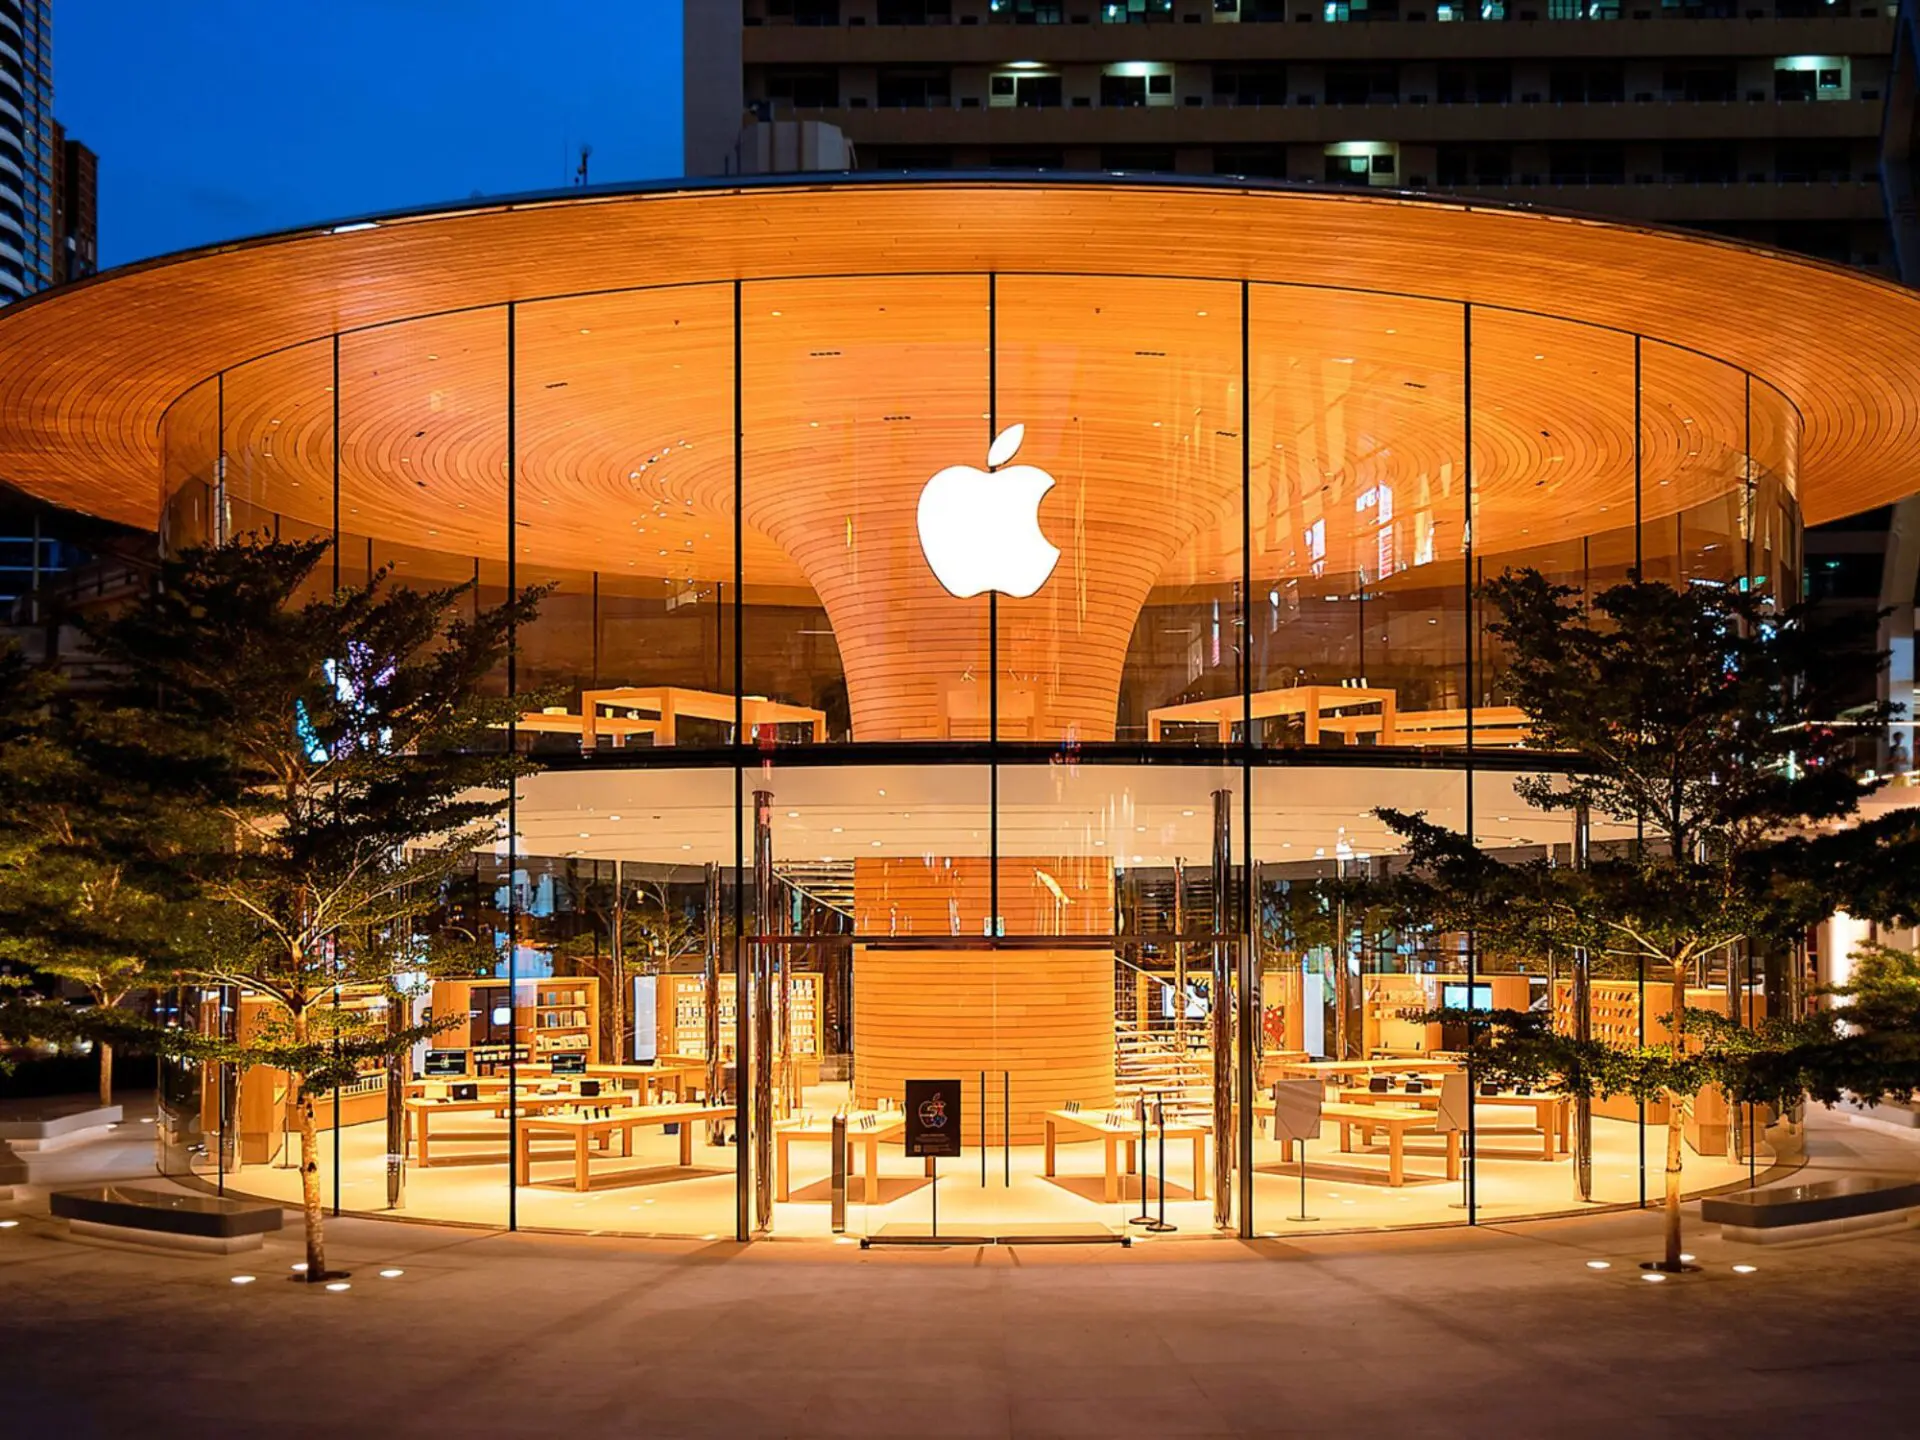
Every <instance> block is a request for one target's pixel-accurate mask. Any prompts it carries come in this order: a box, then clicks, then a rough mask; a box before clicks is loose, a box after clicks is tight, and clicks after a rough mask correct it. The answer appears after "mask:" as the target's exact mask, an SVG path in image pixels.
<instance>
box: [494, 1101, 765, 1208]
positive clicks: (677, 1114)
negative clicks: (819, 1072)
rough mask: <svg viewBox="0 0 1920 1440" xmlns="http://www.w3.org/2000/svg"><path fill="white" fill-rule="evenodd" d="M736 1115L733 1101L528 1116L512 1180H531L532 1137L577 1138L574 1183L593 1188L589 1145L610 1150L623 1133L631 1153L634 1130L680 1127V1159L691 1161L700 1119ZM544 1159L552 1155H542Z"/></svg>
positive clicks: (625, 1151)
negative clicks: (727, 1103) (589, 1164)
mask: <svg viewBox="0 0 1920 1440" xmlns="http://www.w3.org/2000/svg"><path fill="white" fill-rule="evenodd" d="M731 1114H733V1107H732V1106H731V1105H636V1106H632V1107H628V1108H625V1109H622V1110H621V1111H619V1112H618V1113H612V1111H611V1110H610V1111H609V1113H607V1114H604V1115H586V1114H579V1113H575V1114H571V1115H566V1114H561V1115H536V1116H529V1117H528V1118H526V1119H524V1120H522V1121H521V1122H520V1144H519V1146H518V1148H517V1150H516V1151H515V1153H514V1157H513V1158H514V1165H513V1183H514V1184H516V1185H531V1184H532V1183H533V1158H534V1157H533V1142H534V1140H535V1139H546V1138H551V1137H553V1136H561V1137H565V1138H567V1139H570V1140H572V1141H573V1188H574V1189H575V1190H579V1191H585V1190H588V1189H590V1188H591V1186H590V1183H589V1179H588V1175H587V1158H588V1155H589V1152H590V1148H591V1147H593V1146H598V1147H599V1148H600V1149H603V1150H604V1149H606V1148H607V1145H608V1142H609V1141H611V1140H612V1138H613V1137H614V1136H615V1135H618V1136H619V1137H620V1153H621V1154H622V1155H623V1156H626V1157H628V1158H629V1159H630V1158H632V1155H633V1132H634V1131H635V1130H639V1129H643V1128H645V1127H647V1126H649V1125H661V1126H666V1125H678V1126H679V1127H680V1163H681V1164H682V1165H691V1164H693V1127H694V1122H695V1121H697V1120H713V1119H718V1118H719V1117H721V1116H724V1115H731ZM541 1158H543V1159H545V1158H548V1157H545V1156H543V1157H541Z"/></svg>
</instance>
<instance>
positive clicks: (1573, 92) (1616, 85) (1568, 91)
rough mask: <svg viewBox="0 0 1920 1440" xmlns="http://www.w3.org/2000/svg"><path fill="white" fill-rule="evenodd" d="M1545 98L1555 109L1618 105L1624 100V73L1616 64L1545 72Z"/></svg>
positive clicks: (1573, 66) (1569, 66)
mask: <svg viewBox="0 0 1920 1440" xmlns="http://www.w3.org/2000/svg"><path fill="white" fill-rule="evenodd" d="M1547 95H1548V98H1549V99H1551V100H1552V101H1553V103H1554V104H1556V105H1576V104H1580V103H1582V102H1586V103H1595V102H1597V103H1601V104H1617V103H1618V102H1620V101H1622V100H1624V99H1626V98H1627V71H1626V67H1625V66H1624V65H1622V64H1621V63H1620V62H1619V61H1617V60H1615V61H1606V60H1601V61H1595V62H1592V63H1587V64H1582V63H1578V62H1574V63H1570V64H1563V65H1555V66H1553V67H1552V68H1551V69H1550V70H1549V71H1548V72H1547Z"/></svg>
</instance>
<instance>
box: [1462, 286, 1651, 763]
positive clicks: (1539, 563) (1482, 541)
mask: <svg viewBox="0 0 1920 1440" xmlns="http://www.w3.org/2000/svg"><path fill="white" fill-rule="evenodd" d="M1633 355H1634V351H1633V337H1632V336H1630V335H1622V334H1619V333H1617V332H1615V331H1611V330H1598V329H1595V328H1593V327H1592V326H1587V325H1575V324H1571V323H1569V322H1567V321H1563V320H1552V319H1547V318H1544V317H1542V316H1537V315H1518V314H1513V313H1510V312H1507V311H1501V310H1484V309H1482V310H1475V311H1474V315H1473V426H1474V430H1473V438H1474V472H1473V474H1474V580H1475V584H1476V586H1478V585H1481V584H1484V583H1485V582H1487V581H1489V580H1493V579H1496V578H1498V577H1499V576H1500V575H1502V574H1504V573H1506V572H1508V571H1517V570H1521V569H1525V568H1528V567H1531V568H1534V569H1537V570H1539V571H1540V572H1541V573H1542V574H1543V575H1545V576H1546V577H1547V579H1548V580H1550V581H1552V582H1553V583H1554V584H1557V585H1566V586H1570V587H1572V588H1574V589H1576V590H1578V591H1579V592H1580V594H1581V595H1582V596H1583V597H1589V598H1590V597H1591V596H1593V595H1594V594H1597V593H1598V592H1599V591H1601V590H1604V589H1606V588H1607V587H1608V586H1610V585H1614V584H1617V583H1619V582H1620V581H1622V580H1625V579H1626V578H1627V575H1628V573H1629V572H1630V571H1631V570H1632V568H1633V563H1634V530H1633V517H1634V504H1633V494H1634V431H1633ZM1496 618H1497V617H1496V612H1494V611H1493V610H1492V609H1491V607H1489V606H1488V605H1486V604H1485V602H1484V601H1481V600H1479V599H1478V598H1477V597H1476V601H1475V633H1476V640H1477V644H1478V646H1479V650H1478V654H1477V656H1476V683H1475V690H1476V692H1477V693H1476V696H1475V701H1476V704H1477V705H1478V706H1480V707H1482V709H1483V710H1484V712H1485V713H1476V715H1475V717H1474V728H1475V733H1474V746H1475V748H1476V749H1479V748H1503V749H1511V748H1514V747H1516V746H1519V745H1521V744H1523V743H1525V741H1526V727H1525V717H1523V716H1521V715H1520V714H1519V713H1518V712H1517V711H1513V710H1512V709H1511V708H1510V706H1509V697H1508V695H1507V693H1506V689H1505V687H1504V685H1503V683H1502V676H1503V673H1504V671H1505V669H1506V664H1507V656H1506V653H1505V650H1504V647H1502V646H1501V644H1500V643H1499V642H1498V641H1497V640H1495V639H1494V638H1493V636H1491V635H1490V634H1488V632H1487V626H1488V624H1489V623H1490V622H1492V621H1493V620H1494V619H1496Z"/></svg>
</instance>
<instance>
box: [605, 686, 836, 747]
mask: <svg viewBox="0 0 1920 1440" xmlns="http://www.w3.org/2000/svg"><path fill="white" fill-rule="evenodd" d="M602 709H611V710H638V711H645V712H648V713H649V714H651V715H653V716H657V717H658V718H657V719H642V720H641V721H639V722H635V721H633V720H627V721H625V722H624V723H625V724H629V725H630V724H634V723H640V724H644V725H646V726H648V727H650V728H651V729H652V731H653V743H654V744H655V745H672V744H674V743H675V740H676V738H677V734H676V724H677V722H678V721H679V719H680V718H681V717H682V716H685V717H688V718H690V719H696V720H718V721H720V722H722V723H724V724H728V725H731V724H732V723H733V722H734V719H735V716H736V715H737V716H738V718H739V721H740V727H741V730H742V732H743V733H742V734H741V735H740V736H739V737H738V738H739V740H740V741H741V742H742V743H749V742H751V741H753V740H754V739H755V738H756V736H757V732H758V731H759V730H760V729H761V728H762V727H763V726H766V727H771V726H774V725H805V726H806V727H807V732H808V738H809V739H810V740H812V741H813V742H814V743H815V744H818V743H819V742H820V741H822V740H824V739H826V737H827V713H826V711H824V710H814V709H810V708H808V707H807V706H804V705H786V704H782V703H781V702H780V701H778V700H769V699H767V698H766V697H765V696H763V695H748V696H745V697H744V698H742V699H741V700H740V701H739V702H738V709H737V710H736V708H735V701H734V697H733V696H731V695H719V694H715V693H714V692H712V691H709V690H686V689H682V688H680V687H679V686H676V685H655V686H622V687H621V688H619V689H616V690H589V691H587V692H586V693H585V694H583V695H582V696H581V697H580V714H581V717H582V719H583V721H584V724H583V725H582V727H581V734H580V745H581V748H582V749H585V750H591V749H593V748H594V746H595V745H596V744H597V743H598V739H599V735H600V733H601V732H602V731H607V730H611V731H613V743H614V744H615V745H616V746H618V745H620V744H621V743H622V742H623V739H624V737H623V735H622V734H621V733H620V731H619V730H618V728H617V727H618V726H619V725H620V724H621V723H623V722H621V721H618V720H614V719H613V718H612V717H609V716H605V715H602V714H601V713H600V712H601V710H602Z"/></svg>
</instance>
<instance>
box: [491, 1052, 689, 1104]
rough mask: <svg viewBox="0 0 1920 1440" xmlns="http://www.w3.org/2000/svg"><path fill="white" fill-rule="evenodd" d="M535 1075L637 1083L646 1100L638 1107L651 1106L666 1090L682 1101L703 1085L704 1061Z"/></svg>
mask: <svg viewBox="0 0 1920 1440" xmlns="http://www.w3.org/2000/svg"><path fill="white" fill-rule="evenodd" d="M535 1073H537V1074H541V1075H552V1078H553V1079H555V1080H580V1079H587V1080H612V1081H614V1082H615V1083H616V1084H618V1085H620V1086H623V1087H624V1086H625V1085H626V1083H627V1082H628V1081H629V1080H637V1081H638V1082H639V1084H637V1085H635V1086H634V1087H633V1089H634V1090H636V1091H637V1092H638V1093H640V1094H642V1095H644V1096H646V1097H647V1098H646V1099H645V1100H643V1101H641V1102H640V1103H641V1104H643V1105H653V1104H657V1103H659V1101H660V1098H661V1097H662V1096H663V1095H665V1094H666V1092H667V1091H669V1090H671V1091H672V1092H673V1097H674V1099H675V1100H684V1099H685V1098H686V1095H687V1091H688V1090H690V1089H698V1088H699V1087H700V1086H701V1085H704V1084H705V1083H706V1079H707V1066H706V1062H705V1061H681V1062H669V1063H667V1064H664V1065H589V1066H587V1068H586V1069H585V1070H582V1071H575V1072H572V1073H565V1072H563V1073H561V1074H558V1075H553V1074H552V1072H551V1071H548V1070H546V1069H545V1068H544V1067H542V1068H540V1069H538V1070H536V1072H535ZM523 1083H524V1082H523Z"/></svg>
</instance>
